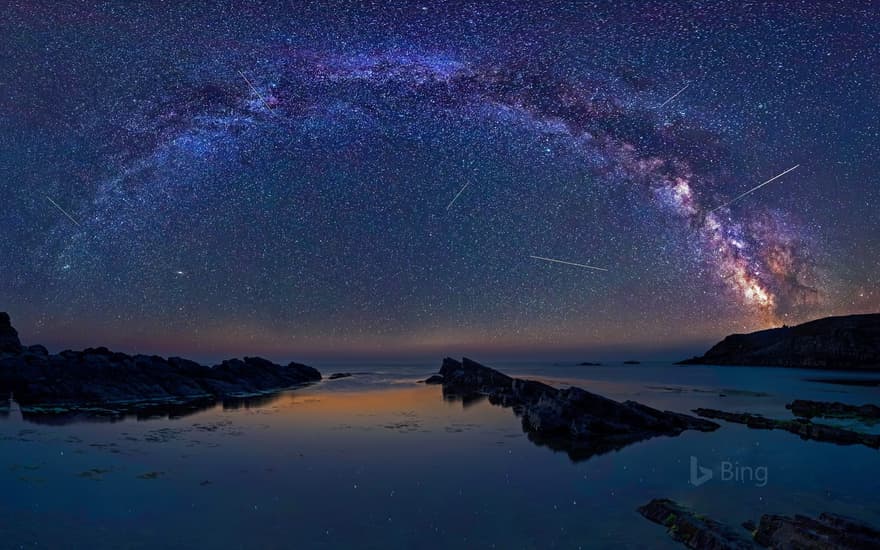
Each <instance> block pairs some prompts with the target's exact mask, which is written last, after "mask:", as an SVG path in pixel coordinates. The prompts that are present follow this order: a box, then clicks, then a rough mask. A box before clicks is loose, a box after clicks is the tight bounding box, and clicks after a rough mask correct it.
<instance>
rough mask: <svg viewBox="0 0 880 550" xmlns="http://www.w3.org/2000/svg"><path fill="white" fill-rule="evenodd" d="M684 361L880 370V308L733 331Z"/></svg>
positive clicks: (691, 363)
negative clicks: (797, 323)
mask: <svg viewBox="0 0 880 550" xmlns="http://www.w3.org/2000/svg"><path fill="white" fill-rule="evenodd" d="M679 364H680V365H745V366H768V367H800V368H818V369H841V370H880V313H871V314H866V315H847V316H843V317H826V318H824V319H818V320H815V321H810V322H808V323H804V324H801V325H797V326H793V327H782V328H774V329H769V330H761V331H758V332H752V333H750V334H732V335H730V336H728V337H726V338H725V339H724V340H722V341H721V342H719V343H717V344H715V345H714V346H712V348H711V349H710V350H709V351H707V352H706V353H705V355H703V356H701V357H694V358H691V359H686V360H684V361H681V362H680V363H679Z"/></svg>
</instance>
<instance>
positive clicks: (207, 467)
mask: <svg viewBox="0 0 880 550" xmlns="http://www.w3.org/2000/svg"><path fill="white" fill-rule="evenodd" d="M315 366H316V367H318V368H319V369H320V370H321V372H322V373H324V375H325V377H326V376H327V375H329V374H331V373H333V372H349V373H352V376H351V377H347V378H340V379H337V380H327V379H325V380H324V381H322V382H320V383H317V384H314V385H311V386H308V387H303V388H297V389H294V390H290V391H285V392H282V393H279V394H277V395H272V396H264V397H261V398H260V399H254V400H237V401H234V402H232V401H230V402H226V403H217V404H215V405H213V406H210V407H207V408H204V409H203V410H196V411H192V412H190V413H188V414H185V415H184V414H180V413H179V412H176V413H173V414H170V415H167V414H162V413H156V414H154V415H151V416H141V417H140V418H138V417H134V416H132V417H126V418H122V419H119V418H115V419H112V420H111V419H108V418H92V417H84V416H77V417H69V416H58V417H53V416H48V417H47V416H37V417H34V416H32V415H29V414H26V413H25V414H23V413H22V411H21V409H20V408H19V407H18V406H17V405H16V404H15V403H14V402H12V403H11V404H10V406H9V407H8V408H2V409H0V495H2V499H0V548H88V549H94V548H114V549H117V548H138V549H140V548H166V549H168V548H175V549H176V548H215V549H224V548H248V549H249V548H259V549H273V548H279V549H281V548H285V549H286V548H296V549H303V548H306V549H307V548H376V549H380V548H381V549H386V548H407V549H409V548H426V549H433V548H485V549H491V548H534V549H547V548H615V549H617V548H638V549H642V548H681V545H680V544H679V543H677V542H675V541H673V540H672V539H671V538H670V537H669V535H668V534H667V533H666V530H665V528H664V527H662V526H660V525H656V524H654V523H651V522H649V521H648V520H646V519H644V518H642V517H641V516H640V515H639V513H638V511H637V509H638V507H639V506H641V505H643V504H645V503H647V502H648V501H650V500H651V499H653V498H671V499H674V500H676V501H679V502H680V503H682V504H685V505H687V506H690V507H692V508H693V509H694V510H695V511H696V512H698V513H700V514H703V515H705V516H708V517H711V518H713V519H716V520H718V521H721V522H724V523H727V524H729V525H731V526H733V527H734V528H736V529H741V533H742V534H743V535H744V536H748V532H747V531H746V530H745V528H742V527H740V525H741V524H742V523H743V522H746V521H757V520H758V519H759V518H760V516H761V515H762V514H786V515H792V514H806V515H818V514H819V513H821V512H834V513H838V514H843V515H847V516H851V517H855V518H857V519H861V520H864V521H867V522H870V523H873V524H874V525H875V526H880V478H878V475H880V474H878V472H880V451H878V450H876V449H870V448H867V447H865V446H858V445H853V446H840V445H836V444H832V443H824V442H816V441H805V440H802V439H800V438H799V437H798V436H796V435H794V434H791V433H788V432H784V431H765V430H752V429H749V428H748V427H746V426H743V425H738V424H730V423H726V422H723V421H719V423H720V424H722V427H721V429H719V430H717V431H715V432H711V433H703V432H695V431H688V432H685V433H683V434H682V435H679V436H677V437H656V438H653V439H649V440H646V441H641V442H638V443H634V444H631V445H628V446H626V447H624V448H622V449H619V450H616V451H610V452H606V453H604V454H596V455H593V456H587V457H584V456H571V455H570V454H569V453H567V452H565V451H564V450H554V449H551V448H550V447H547V446H542V445H538V444H536V443H533V442H532V441H531V440H530V439H529V438H528V437H527V435H526V434H525V433H524V432H523V429H522V424H521V420H520V419H519V418H517V417H516V415H515V414H514V412H513V411H512V410H511V409H507V408H502V407H499V406H495V405H492V404H490V403H489V402H488V401H487V400H479V399H478V400H469V401H467V402H462V401H460V400H452V399H445V398H444V396H443V393H442V389H441V387H440V386H434V385H425V384H422V383H419V381H420V380H423V379H425V378H426V377H427V376H428V375H430V374H432V373H434V372H436V371H437V370H438V368H439V366H440V361H439V360H438V361H436V362H423V363H352V362H348V363H345V364H316V365H315ZM490 366H492V367H494V368H497V369H499V370H501V371H503V372H505V373H507V374H510V375H513V376H517V377H522V378H531V379H536V380H541V381H544V382H547V383H550V384H553V385H555V386H558V387H565V386H570V385H573V386H579V387H582V388H584V389H586V390H588V391H591V392H594V393H598V394H601V395H604V396H607V397H610V398H613V399H616V400H621V401H623V400H635V401H638V402H641V403H644V404H647V405H650V406H653V407H657V408H660V409H663V410H671V411H678V412H682V413H689V412H690V411H691V410H692V409H694V408H697V407H708V408H715V409H721V410H725V411H735V412H752V413H759V414H764V415H766V416H770V417H774V418H792V415H791V413H790V411H788V410H787V409H786V407H785V405H786V403H789V402H791V401H792V400H794V399H815V400H821V401H841V402H845V403H852V404H864V403H874V404H880V386H878V385H870V384H871V381H876V382H878V383H880V373H878V374H867V375H866V374H859V373H840V372H827V371H817V370H799V369H781V368H763V367H719V366H678V365H673V364H671V363H650V362H643V363H641V364H638V365H627V364H623V363H604V364H603V365H601V366H578V365H576V364H574V363H550V362H546V363H513V362H507V363H505V362H497V363H490ZM817 421H820V420H817ZM821 421H823V422H828V423H834V424H836V425H842V426H846V427H850V428H853V429H858V430H863V431H867V432H871V433H880V425H871V424H865V423H862V422H858V421H855V420H837V421H831V420H828V421H826V420H821ZM694 466H696V470H695V471H696V472H697V473H698V474H699V475H698V476H697V477H696V478H695V477H694V476H693V474H692V470H694V469H695V468H694ZM707 470H708V471H710V472H711V475H709V474H706V473H705V472H706V471H707Z"/></svg>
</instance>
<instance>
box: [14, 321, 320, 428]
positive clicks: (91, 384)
mask: <svg viewBox="0 0 880 550" xmlns="http://www.w3.org/2000/svg"><path fill="white" fill-rule="evenodd" d="M4 315H5V314H4ZM5 318H6V319H7V320H8V316H6V317H5ZM2 320H3V318H2V317H0V322H2ZM9 328H10V329H11V327H9ZM6 332H7V334H14V333H15V331H14V329H11V332H10V331H6ZM16 341H17V338H16ZM7 349H8V348H7ZM320 379H321V374H320V373H319V372H318V371H317V370H315V369H313V368H312V367H308V366H306V365H302V364H299V363H290V364H288V365H287V366H282V365H277V364H275V363H272V362H271V361H268V360H266V359H262V358H259V357H245V358H244V359H231V360H228V361H224V362H222V363H221V364H220V365H216V366H214V367H207V366H204V365H200V364H198V363H196V362H194V361H189V360H187V359H181V358H179V357H172V358H169V359H165V358H163V357H159V356H156V355H151V356H148V355H133V356H132V355H127V354H124V353H118V352H113V351H110V350H109V349H107V348H105V347H98V348H87V349H85V350H83V351H71V350H65V351H62V352H61V353H59V354H57V355H49V354H48V352H47V351H46V349H45V348H43V347H42V346H31V347H29V348H21V347H20V346H19V349H18V352H16V353H4V354H3V355H2V356H0V395H7V396H8V395H9V394H10V393H11V394H13V396H14V398H15V400H16V401H17V402H18V403H19V404H20V405H21V406H22V410H23V411H24V410H29V411H32V412H34V411H36V412H40V411H43V412H46V411H52V410H55V409H57V410H62V409H68V410H69V409H79V410H85V409H95V408H96V407H99V408H101V409H102V410H110V409H113V408H114V404H118V405H120V406H119V407H117V408H122V405H123V404H124V405H125V407H126V408H127V407H131V406H132V404H133V403H138V402H140V403H146V402H149V403H150V404H156V405H158V404H162V403H168V404H175V405H180V404H181V403H182V402H184V401H204V400H213V401H216V400H217V399H221V398H230V397H244V396H250V395H258V394H264V393H267V392H272V391H277V390H281V389H285V388H290V387H293V386H297V385H300V384H304V383H309V382H314V381H317V380H320ZM200 406H201V405H200Z"/></svg>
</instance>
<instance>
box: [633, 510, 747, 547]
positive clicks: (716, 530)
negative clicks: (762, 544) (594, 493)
mask: <svg viewBox="0 0 880 550" xmlns="http://www.w3.org/2000/svg"><path fill="white" fill-rule="evenodd" d="M639 513H640V514H642V516H644V517H645V518H646V519H648V520H650V521H653V522H654V523H657V524H660V525H662V526H664V527H666V532H667V533H669V536H670V537H672V538H673V539H675V540H677V541H679V542H681V543H682V544H684V545H685V546H687V547H688V548H693V549H694V550H748V549H752V548H757V547H756V546H755V543H754V542H752V541H751V540H750V539H748V538H747V537H746V536H745V535H744V534H740V533H738V532H737V531H736V530H734V529H733V528H731V527H728V526H727V525H725V524H723V523H719V522H717V521H715V520H713V519H711V518H708V517H705V516H703V515H700V514H697V513H695V512H693V511H692V510H691V509H689V508H686V507H685V506H682V505H681V504H678V503H677V502H674V501H672V500H669V499H665V498H657V499H654V500H652V501H651V502H649V503H648V504H645V505H644V506H642V507H640V508H639Z"/></svg>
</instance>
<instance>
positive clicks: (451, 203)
mask: <svg viewBox="0 0 880 550" xmlns="http://www.w3.org/2000/svg"><path fill="white" fill-rule="evenodd" d="M470 184H471V182H467V183H466V184H464V187H462V188H461V190H460V191H459V192H458V193H456V195H455V196H454V197H453V198H452V200H451V201H449V204H448V205H446V210H449V209H450V208H452V205H453V204H455V201H456V200H458V197H459V196H460V195H461V194H462V193H464V190H465V189H467V188H468V185H470Z"/></svg>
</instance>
